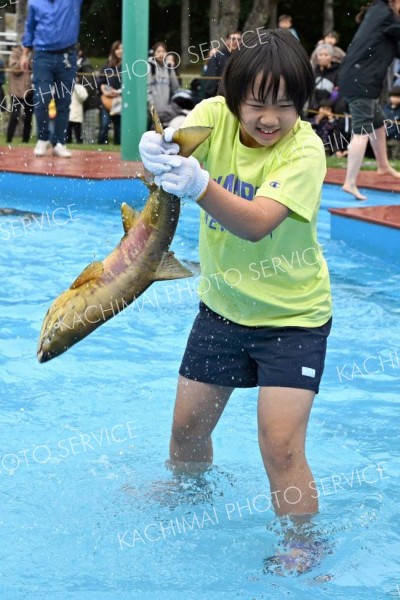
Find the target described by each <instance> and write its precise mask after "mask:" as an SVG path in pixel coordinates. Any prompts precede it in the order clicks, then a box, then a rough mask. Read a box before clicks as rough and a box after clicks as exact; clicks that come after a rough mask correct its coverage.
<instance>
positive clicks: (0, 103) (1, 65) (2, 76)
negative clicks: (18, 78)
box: [0, 54, 7, 113]
mask: <svg viewBox="0 0 400 600" xmlns="http://www.w3.org/2000/svg"><path fill="white" fill-rule="evenodd" d="M5 68H6V64H5V62H4V60H3V57H2V56H1V54H0V113H1V112H5V111H7V99H6V95H5V93H4V88H3V86H4V84H5V82H6V71H5Z"/></svg>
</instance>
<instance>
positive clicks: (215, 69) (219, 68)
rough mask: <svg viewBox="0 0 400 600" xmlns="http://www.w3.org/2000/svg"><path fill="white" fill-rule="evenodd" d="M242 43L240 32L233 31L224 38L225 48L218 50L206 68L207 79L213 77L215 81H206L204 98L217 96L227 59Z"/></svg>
mask: <svg viewBox="0 0 400 600" xmlns="http://www.w3.org/2000/svg"><path fill="white" fill-rule="evenodd" d="M241 41H242V34H241V33H240V31H234V32H232V33H228V35H227V36H226V38H225V47H224V48H219V49H218V50H217V51H216V52H215V53H214V54H213V56H211V58H210V62H209V63H208V66H207V72H206V75H207V77H215V79H208V80H207V83H206V85H205V98H212V97H213V96H216V95H217V94H218V87H219V82H220V79H221V77H222V73H223V72H224V69H225V65H226V63H227V62H228V58H229V57H230V55H231V54H232V52H233V51H234V50H236V48H239V47H240V43H241ZM217 78H219V79H217Z"/></svg>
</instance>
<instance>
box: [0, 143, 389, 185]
mask: <svg viewBox="0 0 400 600" xmlns="http://www.w3.org/2000/svg"><path fill="white" fill-rule="evenodd" d="M1 171H7V172H11V173H29V174H36V175H54V176H57V177H78V178H80V179H84V178H88V179H121V178H131V177H136V176H137V175H138V174H141V173H143V167H142V164H141V163H140V162H127V161H123V160H122V159H121V156H120V154H119V152H109V151H107V149H104V150H102V151H84V150H73V151H72V158H53V157H52V155H51V151H49V152H48V155H47V156H46V157H43V158H36V157H35V156H34V155H33V150H32V148H31V147H27V148H16V147H11V148H9V147H7V146H2V147H0V172H1ZM344 176H345V171H344V169H328V174H327V176H326V179H325V181H326V183H333V184H338V185H341V184H342V183H343V181H344ZM358 184H359V187H364V188H371V189H378V190H385V191H395V192H400V180H399V179H395V178H393V177H388V176H382V175H376V173H375V172H374V171H362V172H361V173H360V176H359V181H358Z"/></svg>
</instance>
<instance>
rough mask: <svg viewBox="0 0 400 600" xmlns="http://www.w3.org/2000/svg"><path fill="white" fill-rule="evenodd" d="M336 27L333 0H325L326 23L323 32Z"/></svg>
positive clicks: (325, 32)
mask: <svg viewBox="0 0 400 600" xmlns="http://www.w3.org/2000/svg"><path fill="white" fill-rule="evenodd" d="M334 27H335V20H334V12H333V0H324V24H323V28H322V32H323V34H324V35H326V34H327V33H329V31H333V29H334Z"/></svg>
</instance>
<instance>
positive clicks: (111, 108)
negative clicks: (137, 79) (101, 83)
mask: <svg viewBox="0 0 400 600" xmlns="http://www.w3.org/2000/svg"><path fill="white" fill-rule="evenodd" d="M101 103H102V105H103V106H104V108H105V109H106V110H108V112H109V113H110V115H111V116H112V117H114V116H115V115H120V114H121V110H122V98H121V96H115V97H114V98H110V97H109V96H105V95H104V94H102V96H101Z"/></svg>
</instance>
